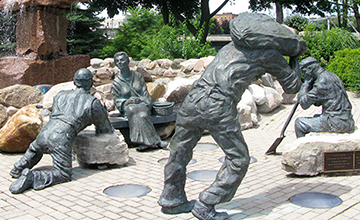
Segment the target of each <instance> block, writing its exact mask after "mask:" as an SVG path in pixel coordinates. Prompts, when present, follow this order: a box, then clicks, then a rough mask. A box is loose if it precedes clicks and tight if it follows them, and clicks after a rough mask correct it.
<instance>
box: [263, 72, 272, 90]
mask: <svg viewBox="0 0 360 220" xmlns="http://www.w3.org/2000/svg"><path fill="white" fill-rule="evenodd" d="M261 81H262V84H263V85H264V86H267V87H271V88H273V89H275V86H274V80H273V78H272V76H271V74H269V73H265V74H264V75H262V76H261Z"/></svg>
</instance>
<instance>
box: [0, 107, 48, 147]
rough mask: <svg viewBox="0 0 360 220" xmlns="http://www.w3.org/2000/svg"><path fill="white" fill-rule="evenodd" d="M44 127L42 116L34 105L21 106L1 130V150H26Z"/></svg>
mask: <svg viewBox="0 0 360 220" xmlns="http://www.w3.org/2000/svg"><path fill="white" fill-rule="evenodd" d="M41 127H42V118H41V115H40V114H39V111H38V109H37V108H36V107H35V106H34V105H28V106H25V107H23V108H21V109H20V110H19V111H18V112H17V113H16V114H15V115H13V117H12V118H11V119H10V120H9V121H8V122H7V123H6V124H5V125H4V127H2V128H1V130H0V150H1V151H4V152H25V151H26V150H27V149H28V147H29V144H30V143H31V142H32V141H34V140H35V138H36V136H37V135H38V134H39V132H40V130H41Z"/></svg>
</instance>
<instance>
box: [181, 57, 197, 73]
mask: <svg viewBox="0 0 360 220" xmlns="http://www.w3.org/2000/svg"><path fill="white" fill-rule="evenodd" d="M198 60H199V59H189V60H186V61H184V62H182V63H180V69H181V71H182V72H184V73H190V72H191V71H192V70H193V69H194V67H195V64H196V63H197V62H198Z"/></svg>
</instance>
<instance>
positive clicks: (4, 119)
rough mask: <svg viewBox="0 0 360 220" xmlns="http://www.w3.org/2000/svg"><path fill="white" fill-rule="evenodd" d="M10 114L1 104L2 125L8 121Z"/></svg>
mask: <svg viewBox="0 0 360 220" xmlns="http://www.w3.org/2000/svg"><path fill="white" fill-rule="evenodd" d="M8 114H9V113H8V111H7V108H6V107H5V106H3V105H1V104H0V127H1V126H3V125H4V123H5V122H6V121H7V118H8Z"/></svg>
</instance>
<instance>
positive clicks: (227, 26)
mask: <svg viewBox="0 0 360 220" xmlns="http://www.w3.org/2000/svg"><path fill="white" fill-rule="evenodd" d="M221 28H222V29H223V30H224V34H230V22H229V21H228V20H225V21H223V23H222V24H221Z"/></svg>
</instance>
